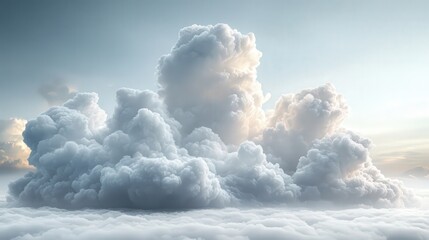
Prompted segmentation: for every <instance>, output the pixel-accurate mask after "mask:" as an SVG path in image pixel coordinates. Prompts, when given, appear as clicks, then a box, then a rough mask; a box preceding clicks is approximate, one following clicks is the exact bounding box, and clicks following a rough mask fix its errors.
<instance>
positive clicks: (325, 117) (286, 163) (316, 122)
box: [260, 84, 347, 173]
mask: <svg viewBox="0 0 429 240" xmlns="http://www.w3.org/2000/svg"><path fill="white" fill-rule="evenodd" d="M268 115H269V118H268V127H267V128H266V129H265V130H264V131H263V134H262V139H261V140H260V142H261V144H262V145H263V146H264V149H265V151H266V153H267V154H269V155H270V159H271V161H273V162H276V163H279V165H280V166H281V167H282V168H283V170H285V171H286V172H288V173H293V172H294V171H295V170H296V166H297V164H298V160H299V158H300V157H301V156H303V155H305V153H306V152H307V150H308V149H309V146H310V145H311V143H312V142H313V141H314V140H315V139H319V138H322V137H324V136H326V135H328V134H331V133H333V132H334V131H336V130H337V129H338V128H339V126H340V124H341V123H342V121H343V119H344V118H345V116H346V115H347V105H346V103H345V101H344V99H343V97H342V96H341V95H340V94H338V93H337V92H336V90H335V88H334V87H333V86H332V85H331V84H326V85H324V86H320V87H318V88H314V89H307V90H303V91H301V92H299V93H297V94H287V95H283V96H282V97H281V98H280V99H279V100H278V101H277V103H276V107H275V109H274V110H271V111H270V112H269V114H268Z"/></svg>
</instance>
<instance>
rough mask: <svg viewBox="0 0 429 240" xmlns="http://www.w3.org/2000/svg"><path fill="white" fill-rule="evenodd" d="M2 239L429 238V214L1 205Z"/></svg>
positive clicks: (318, 239)
mask: <svg viewBox="0 0 429 240" xmlns="http://www.w3.org/2000/svg"><path fill="white" fill-rule="evenodd" d="M0 236H2V238H4V239H11V240H37V239H43V240H50V239H52V240H54V239H55V240H68V239H82V240H85V239H88V240H96V239H103V240H108V239H136V240H137V239H207V240H208V239H313V240H328V239H338V240H340V239H344V240H348V239H373V240H403V239H407V240H422V239H428V238H429V211H428V210H427V209H426V210H424V209H401V208H399V209H393V210H392V209H373V208H370V209H359V208H358V209H342V210H311V209H306V210H303V209H293V208H283V207H279V208H259V209H238V208H226V209H213V210H193V211H184V212H148V211H135V210H134V211H111V210H85V211H67V210H60V209H52V208H38V209H33V208H2V207H0Z"/></svg>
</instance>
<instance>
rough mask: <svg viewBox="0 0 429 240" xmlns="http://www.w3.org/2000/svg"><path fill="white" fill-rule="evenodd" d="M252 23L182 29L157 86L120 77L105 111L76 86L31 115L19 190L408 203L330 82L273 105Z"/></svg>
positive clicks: (76, 204) (58, 203)
mask: <svg viewBox="0 0 429 240" xmlns="http://www.w3.org/2000/svg"><path fill="white" fill-rule="evenodd" d="M260 57H261V53H260V52H259V51H258V50H257V49H256V44H255V37H254V35H253V34H247V35H244V34H241V33H240V32H238V31H237V30H235V29H232V28H230V27H229V26H228V25H225V24H218V25H215V26H196V25H193V26H190V27H187V28H184V29H182V30H181V32H180V34H179V40H178V42H177V44H176V45H175V46H174V47H173V49H172V51H171V53H169V54H167V55H165V56H163V57H162V58H161V60H160V62H159V66H158V74H159V79H158V81H159V85H160V89H159V91H158V92H152V91H149V90H144V91H141V90H135V89H126V88H123V89H120V90H118V91H117V95H116V99H117V106H116V108H115V110H114V113H113V115H112V116H111V117H107V115H106V113H105V112H104V110H102V109H101V108H100V107H99V106H98V104H97V101H98V96H97V94H95V93H78V94H76V95H75V96H74V97H73V98H72V99H70V100H68V101H67V102H65V103H64V104H63V105H62V106H56V107H52V108H50V109H49V110H48V111H46V112H45V113H43V114H41V115H40V116H38V117H37V118H36V119H34V120H30V121H29V122H28V123H27V125H26V128H25V131H24V133H23V136H24V142H25V143H26V144H27V145H28V146H29V148H30V149H31V155H30V157H29V163H30V164H31V165H33V166H34V167H35V168H36V171H35V172H31V173H28V174H27V175H26V176H25V177H23V178H21V179H19V180H17V181H15V182H13V183H11V184H10V194H11V197H10V199H11V201H13V202H15V203H16V204H21V205H26V206H54V207H61V208H87V207H91V208H141V209H178V208H206V207H225V206H237V205H240V204H246V203H252V204H254V203H256V204H264V203H269V204H274V203H290V204H293V203H297V202H300V201H318V200H326V201H331V202H339V203H344V204H358V205H359V204H365V205H372V206H383V207H384V206H404V205H407V204H408V203H410V201H412V199H413V195H412V193H410V192H409V191H408V190H406V189H405V188H404V187H402V185H401V184H400V183H399V182H395V181H392V180H390V179H387V178H385V177H384V176H383V175H382V174H381V173H380V172H379V171H378V170H377V169H376V168H375V167H374V166H373V165H372V164H371V159H370V157H369V154H368V148H369V146H370V144H369V141H368V140H366V139H364V138H361V137H359V136H358V135H356V134H354V133H352V132H349V131H345V130H342V129H341V128H340V125H341V122H342V120H343V119H344V118H345V116H346V114H347V106H346V104H345V102H344V100H343V98H342V97H341V95H339V94H338V93H337V92H336V91H335V88H334V87H333V86H332V85H330V84H327V85H324V86H321V87H318V88H315V89H309V90H304V91H302V92H300V93H297V94H290V95H285V96H283V97H282V98H281V99H280V100H279V101H278V102H277V104H276V107H275V109H273V110H270V111H267V112H265V111H264V110H263V109H262V104H263V103H264V101H265V100H264V99H266V97H265V96H264V95H263V92H262V90H261V84H260V83H259V82H258V81H257V80H256V67H257V66H258V65H259V58H260Z"/></svg>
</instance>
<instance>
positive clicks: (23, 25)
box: [0, 0, 429, 172]
mask: <svg viewBox="0 0 429 240" xmlns="http://www.w3.org/2000/svg"><path fill="white" fill-rule="evenodd" d="M428 11H429V2H428V1H343V0H339V1H180V2H179V1H156V2H155V1H151V2H149V1H147V2H146V1H62V0H58V1H42V0H40V1H21V0H18V1H4V0H2V1H0V53H1V54H0V91H1V92H0V119H7V118H10V117H18V118H24V119H32V118H35V117H36V116H37V115H38V114H39V113H41V112H43V111H45V110H46V109H47V107H48V102H47V101H46V100H45V99H44V98H43V97H42V94H41V91H40V88H41V87H43V86H46V84H49V83H53V82H54V81H57V82H62V83H66V84H67V85H68V86H69V87H70V89H66V91H65V92H66V93H68V91H71V92H73V91H94V92H97V93H98V94H99V96H100V105H101V106H102V107H103V108H104V109H106V111H107V112H108V113H111V112H112V110H113V107H114V104H115V98H114V96H115V92H116V90H117V89H118V88H119V87H131V88H138V89H152V90H156V89H157V85H156V84H157V83H156V78H157V77H156V66H157V63H158V59H159V58H160V57H161V56H162V55H163V54H166V53H168V52H169V51H170V49H171V47H172V46H173V45H174V44H175V42H176V41H177V38H178V37H177V34H178V31H179V30H180V29H181V28H183V27H185V26H188V25H192V24H201V25H207V24H216V23H227V24H229V25H230V26H232V27H233V28H236V29H238V30H239V31H240V32H242V33H248V32H253V33H254V34H255V36H256V43H257V48H258V49H259V50H260V51H261V52H262V53H263V56H262V58H261V65H260V66H259V68H258V80H259V81H260V82H261V83H262V86H263V90H264V92H265V93H271V95H272V98H271V100H270V101H268V102H267V103H266V104H265V106H264V107H265V108H266V109H269V108H272V107H273V106H274V102H275V100H276V99H278V97H279V96H280V95H281V94H284V93H290V92H297V91H299V90H301V89H303V88H313V87H317V86H319V85H321V84H324V83H326V82H330V83H332V84H333V85H334V86H335V87H336V88H337V90H338V92H340V93H341V94H342V95H343V96H344V97H345V98H346V100H347V103H348V105H349V107H350V114H349V117H348V119H347V120H346V123H345V126H346V127H348V128H351V129H353V130H355V131H357V132H360V133H362V134H364V135H365V136H368V137H370V138H371V139H373V141H374V143H375V145H376V148H375V149H374V153H375V155H374V158H375V160H376V163H378V164H379V166H380V167H381V168H382V169H383V166H386V167H385V170H386V171H392V172H394V171H396V172H400V171H403V170H406V169H408V168H410V167H414V166H429V160H428V159H429V150H428V149H429V121H428V120H429V110H428V107H427V106H428V104H429V97H428V96H427V86H429V83H428V81H429V68H428V65H429V45H428V44H427V43H428V42H429V15H428V14H427V13H428ZM65 87H66V88H67V86H65Z"/></svg>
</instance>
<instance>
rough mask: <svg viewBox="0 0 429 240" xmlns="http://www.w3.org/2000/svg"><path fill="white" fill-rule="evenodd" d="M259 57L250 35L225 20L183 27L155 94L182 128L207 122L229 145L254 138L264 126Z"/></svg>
mask: <svg viewBox="0 0 429 240" xmlns="http://www.w3.org/2000/svg"><path fill="white" fill-rule="evenodd" d="M261 55H262V54H261V52H259V51H258V50H257V49H256V44H255V37H254V35H253V34H252V33H249V34H247V35H243V34H241V33H240V32H238V31H237V30H235V29H232V28H230V27H229V26H228V25H225V24H218V25H215V26H211V25H210V26H198V25H192V26H190V27H186V28H184V29H182V30H181V31H180V33H179V40H178V42H177V44H176V45H175V46H174V47H173V49H172V50H171V53H169V54H168V55H165V56H163V57H162V58H161V59H160V61H159V66H158V75H159V79H158V81H159V84H160V86H161V89H160V91H159V92H160V94H161V96H162V97H163V98H164V100H165V103H166V105H167V106H168V109H169V111H170V112H171V113H172V116H173V117H174V118H175V119H177V120H178V121H179V122H180V123H181V124H182V125H183V129H182V131H183V132H184V133H185V134H188V133H190V132H192V130H193V129H195V128H198V127H201V126H205V127H208V128H210V129H212V130H213V131H214V132H215V133H216V134H219V135H220V137H221V138H222V140H223V141H224V142H226V143H228V144H229V143H234V144H239V143H240V142H242V141H244V140H246V139H248V138H249V137H254V136H256V135H257V134H258V131H259V130H260V129H261V128H262V127H263V124H264V112H263V110H262V108H261V106H262V104H263V102H264V96H263V93H262V90H261V84H260V83H259V82H258V81H256V67H257V66H258V65H259V59H260V57H261Z"/></svg>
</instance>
